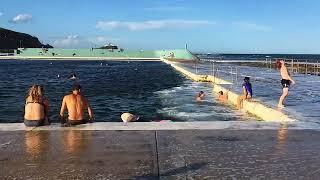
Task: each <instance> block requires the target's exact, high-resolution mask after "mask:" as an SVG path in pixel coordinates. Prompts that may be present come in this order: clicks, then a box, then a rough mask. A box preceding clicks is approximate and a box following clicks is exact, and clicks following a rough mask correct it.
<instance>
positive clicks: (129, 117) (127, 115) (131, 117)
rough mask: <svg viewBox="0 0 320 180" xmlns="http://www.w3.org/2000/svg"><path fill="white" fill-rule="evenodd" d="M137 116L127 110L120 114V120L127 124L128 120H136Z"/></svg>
mask: <svg viewBox="0 0 320 180" xmlns="http://www.w3.org/2000/svg"><path fill="white" fill-rule="evenodd" d="M139 118H140V117H139V116H137V115H133V114H131V113H128V112H126V113H123V114H121V120H122V121H123V122H124V124H127V123H128V122H133V121H138V120H139Z"/></svg>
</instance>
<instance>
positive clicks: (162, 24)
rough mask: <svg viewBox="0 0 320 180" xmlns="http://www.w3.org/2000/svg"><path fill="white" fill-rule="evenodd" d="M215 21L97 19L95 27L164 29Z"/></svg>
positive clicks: (202, 24) (203, 24)
mask: <svg viewBox="0 0 320 180" xmlns="http://www.w3.org/2000/svg"><path fill="white" fill-rule="evenodd" d="M213 24H216V23H215V22H211V21H207V20H168V19H167V20H150V21H141V22H134V21H99V22H98V23H97V25H96V28H98V29H102V30H113V29H118V28H125V29H129V30H131V31H139V30H150V29H164V28H191V27H197V26H205V25H213Z"/></svg>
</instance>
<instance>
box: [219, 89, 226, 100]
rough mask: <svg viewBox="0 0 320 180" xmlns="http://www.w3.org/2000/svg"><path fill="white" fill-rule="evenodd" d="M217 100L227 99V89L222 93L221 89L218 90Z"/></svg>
mask: <svg viewBox="0 0 320 180" xmlns="http://www.w3.org/2000/svg"><path fill="white" fill-rule="evenodd" d="M218 94H219V95H218V100H219V101H221V102H225V101H226V100H228V91H227V92H225V93H223V91H219V93H218Z"/></svg>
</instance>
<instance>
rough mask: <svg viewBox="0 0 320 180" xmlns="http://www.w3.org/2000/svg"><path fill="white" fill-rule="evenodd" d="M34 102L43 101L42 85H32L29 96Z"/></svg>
mask: <svg viewBox="0 0 320 180" xmlns="http://www.w3.org/2000/svg"><path fill="white" fill-rule="evenodd" d="M27 98H30V99H31V101H32V102H42V101H43V87H42V86H41V85H32V86H31V88H30V89H29V92H28V97H27Z"/></svg>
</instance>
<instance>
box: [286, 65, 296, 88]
mask: <svg viewBox="0 0 320 180" xmlns="http://www.w3.org/2000/svg"><path fill="white" fill-rule="evenodd" d="M284 69H285V72H286V73H287V75H288V78H289V80H290V81H291V83H292V84H295V83H296V82H295V81H294V80H293V79H292V77H291V75H290V73H289V71H288V69H287V67H285V66H284Z"/></svg>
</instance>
